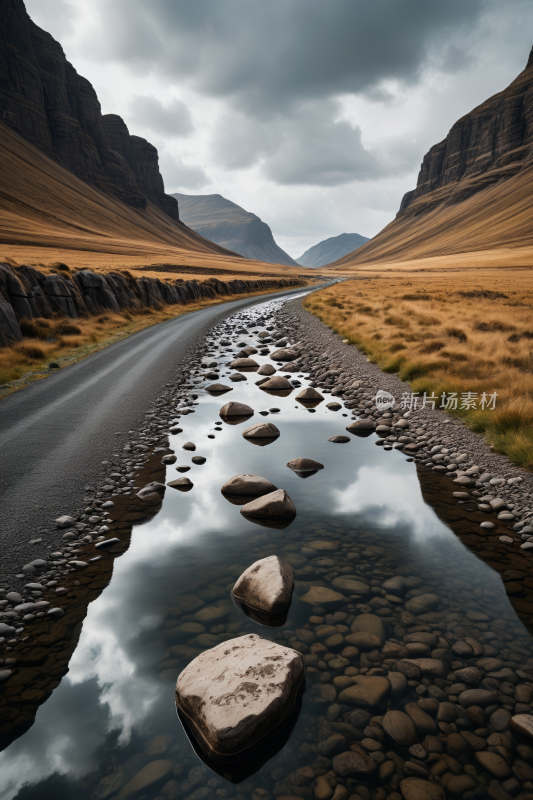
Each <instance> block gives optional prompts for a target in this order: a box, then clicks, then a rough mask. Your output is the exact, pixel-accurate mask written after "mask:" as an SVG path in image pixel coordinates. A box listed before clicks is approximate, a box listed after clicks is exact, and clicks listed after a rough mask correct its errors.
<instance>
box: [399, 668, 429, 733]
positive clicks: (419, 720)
mask: <svg viewBox="0 0 533 800" xmlns="http://www.w3.org/2000/svg"><path fill="white" fill-rule="evenodd" d="M392 674H395V673H392ZM405 712H406V714H409V716H410V718H411V719H412V721H413V724H414V726H415V728H416V731H417V733H418V735H419V736H420V737H421V738H424V737H425V736H437V735H438V733H439V729H438V727H437V723H436V722H435V720H434V719H433V717H431V716H430V715H429V714H427V713H426V712H425V711H424V710H423V709H422V708H420V706H419V705H418V703H406V705H405Z"/></svg>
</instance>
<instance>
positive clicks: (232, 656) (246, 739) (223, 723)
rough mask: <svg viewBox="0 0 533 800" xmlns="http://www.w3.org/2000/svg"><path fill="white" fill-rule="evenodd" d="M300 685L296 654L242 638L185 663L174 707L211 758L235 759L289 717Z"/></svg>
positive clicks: (301, 670) (300, 659)
mask: <svg viewBox="0 0 533 800" xmlns="http://www.w3.org/2000/svg"><path fill="white" fill-rule="evenodd" d="M303 680H304V661H303V657H302V656H301V654H300V653H298V652H297V651H296V650H292V649H290V648H288V647H283V646H282V645H279V644H276V643H275V642H270V641H268V640H266V639H262V638H261V637H260V636H257V635H256V634H248V635H246V636H241V637H239V638H237V639H231V640H230V641H228V642H222V644H219V645H217V646H216V647H213V648H212V649H211V650H206V651H205V652H204V653H201V654H200V655H199V656H197V658H195V659H194V660H193V661H191V663H190V664H189V665H188V666H187V667H186V668H185V669H184V670H183V672H182V673H181V675H180V676H179V678H178V681H177V683H176V704H177V707H178V710H179V712H180V713H181V714H182V715H183V716H184V717H185V719H186V721H187V723H188V725H189V726H190V728H191V730H192V732H193V734H194V736H195V737H196V739H197V741H198V743H199V744H200V746H201V747H202V749H203V750H204V751H205V752H206V753H207V754H208V755H209V756H210V757H211V758H213V759H214V760H216V761H223V760H226V759H229V758H232V757H233V758H239V757H242V756H244V755H246V753H247V752H248V751H249V750H251V749H253V748H255V747H257V745H258V744H260V742H261V741H262V740H263V739H265V738H267V737H268V736H269V734H270V733H272V731H273V730H274V729H275V728H277V727H278V726H279V725H280V724H281V723H282V722H284V721H285V720H286V719H287V718H288V717H289V716H290V714H291V712H292V711H293V709H294V708H295V705H296V701H297V698H298V692H299V689H300V687H301V685H302V683H303Z"/></svg>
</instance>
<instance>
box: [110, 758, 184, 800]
mask: <svg viewBox="0 0 533 800" xmlns="http://www.w3.org/2000/svg"><path fill="white" fill-rule="evenodd" d="M173 767H174V764H173V763H172V761H166V760H159V761H152V762H151V763H150V764H147V765H146V766H145V767H143V768H142V770H141V771H140V772H138V773H137V775H136V776H135V777H134V778H132V779H131V781H129V783H127V784H126V785H125V786H124V787H123V788H122V789H121V790H120V792H119V795H118V797H119V800H126V798H128V797H131V796H132V795H134V794H137V792H140V791H142V790H143V789H147V788H148V787H149V786H152V785H153V784H154V783H157V782H158V781H161V780H163V778H165V777H166V776H167V775H168V774H169V773H170V772H171V771H172V769H173Z"/></svg>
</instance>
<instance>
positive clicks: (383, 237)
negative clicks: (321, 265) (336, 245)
mask: <svg viewBox="0 0 533 800" xmlns="http://www.w3.org/2000/svg"><path fill="white" fill-rule="evenodd" d="M532 123H533V49H532V51H531V53H530V55H529V59H528V62H527V65H526V68H525V69H524V70H523V71H522V72H521V73H520V75H518V77H517V78H516V79H515V80H514V81H513V82H512V83H511V84H510V86H508V87H507V88H506V89H504V90H503V91H501V92H498V93H497V94H495V95H493V96H492V97H490V98H489V99H488V100H486V101H485V102H483V103H481V104H480V105H479V106H477V107H476V108H474V109H473V110H472V111H470V112H469V113H468V114H465V115H464V116H463V117H461V119H459V120H458V121H457V122H456V123H455V124H454V125H453V126H452V128H451V130H450V132H449V133H448V135H447V136H446V138H445V139H444V140H443V141H442V142H439V144H436V145H434V146H433V147H432V148H431V149H430V150H429V152H428V153H426V155H425V156H424V159H423V162H422V166H421V169H420V173H419V176H418V181H417V186H416V189H414V190H412V191H411V192H407V194H406V195H405V196H404V198H403V200H402V202H401V206H400V210H399V212H398V214H397V216H396V219H395V220H394V221H393V222H391V223H390V224H389V225H387V227H386V228H384V229H383V230H382V231H381V232H380V233H379V234H378V235H377V236H375V237H374V238H373V239H372V240H371V241H370V242H368V244H366V245H364V246H363V247H362V248H360V249H359V250H357V252H356V254H354V255H349V256H345V257H344V258H342V259H340V260H339V261H338V262H337V263H336V264H335V266H336V267H342V266H348V265H354V266H356V265H359V264H363V263H375V262H378V261H379V262H381V263H382V262H384V261H388V262H397V261H406V260H410V259H420V258H434V257H441V258H442V257H445V258H449V257H451V256H453V255H460V256H461V258H463V260H464V258H465V257H466V256H465V254H466V253H477V254H478V255H476V256H475V259H474V260H476V259H477V261H479V263H482V262H483V263H489V261H490V262H491V263H492V264H494V265H498V264H502V265H505V264H507V263H509V264H516V263H517V260H516V259H517V256H518V253H517V251H518V250H519V249H523V257H524V258H526V257H527V258H528V259H530V255H531V254H529V256H527V254H526V248H527V250H528V252H529V248H531V247H533V228H532V226H531V216H532V212H533V124H532ZM489 251H490V252H492V255H490V256H489ZM470 261H471V263H474V262H472V259H470ZM476 263H477V262H476Z"/></svg>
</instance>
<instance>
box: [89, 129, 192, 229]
mask: <svg viewBox="0 0 533 800" xmlns="http://www.w3.org/2000/svg"><path fill="white" fill-rule="evenodd" d="M102 120H103V122H104V125H105V127H106V129H107V132H108V134H109V140H110V142H111V147H112V148H113V150H115V151H116V152H117V153H119V154H120V155H121V156H122V158H124V159H125V160H126V162H127V164H128V166H129V167H130V169H131V171H132V172H133V173H134V175H135V178H136V180H137V185H138V186H139V188H140V190H141V192H142V193H143V194H144V195H145V196H146V197H148V198H149V199H150V200H151V201H152V202H153V203H155V205H156V206H158V207H159V208H160V209H161V210H162V211H165V213H167V214H168V215H169V217H172V219H176V220H177V219H179V215H178V202H177V200H176V199H175V198H174V197H172V196H171V195H169V194H165V187H164V185H163V178H162V176H161V173H160V172H159V157H158V154H157V149H156V148H155V147H154V146H153V144H150V142H147V141H146V139H142V138H141V137H140V136H131V134H130V132H129V130H128V127H127V125H126V123H125V122H124V120H123V119H122V118H121V117H119V116H118V115H117V114H104V116H103V117H102Z"/></svg>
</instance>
